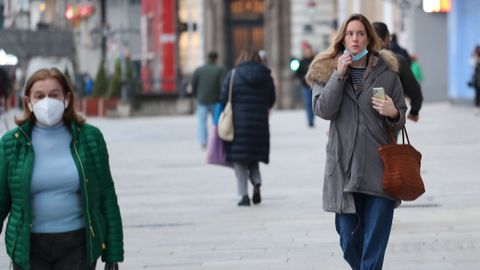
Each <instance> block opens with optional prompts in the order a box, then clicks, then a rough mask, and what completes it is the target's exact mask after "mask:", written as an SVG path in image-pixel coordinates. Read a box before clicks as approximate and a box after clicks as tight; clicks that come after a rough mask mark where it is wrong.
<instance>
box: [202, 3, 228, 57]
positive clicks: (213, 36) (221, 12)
mask: <svg viewBox="0 0 480 270" xmlns="http://www.w3.org/2000/svg"><path fill="white" fill-rule="evenodd" d="M204 5H205V8H204V10H205V15H204V16H203V19H204V21H203V29H202V30H201V31H203V35H204V42H205V44H204V48H205V52H204V55H207V54H208V52H209V51H211V50H215V51H217V52H218V63H220V64H224V63H225V53H226V47H225V46H226V40H225V8H228V7H226V6H225V3H224V1H223V0H204ZM203 61H205V59H204V60H203Z"/></svg>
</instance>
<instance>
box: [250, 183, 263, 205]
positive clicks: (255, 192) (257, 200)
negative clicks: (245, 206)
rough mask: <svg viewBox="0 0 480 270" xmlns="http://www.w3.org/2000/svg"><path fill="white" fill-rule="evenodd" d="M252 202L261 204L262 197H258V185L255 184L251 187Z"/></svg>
mask: <svg viewBox="0 0 480 270" xmlns="http://www.w3.org/2000/svg"><path fill="white" fill-rule="evenodd" d="M252 202H253V203H254V204H259V203H261V202H262V196H261V195H260V184H257V185H255V186H254V187H253V197H252Z"/></svg>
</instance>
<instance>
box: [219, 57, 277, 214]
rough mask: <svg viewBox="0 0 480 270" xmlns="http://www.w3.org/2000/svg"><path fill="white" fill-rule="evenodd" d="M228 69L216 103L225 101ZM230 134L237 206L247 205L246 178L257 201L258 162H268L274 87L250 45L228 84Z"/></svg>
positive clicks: (229, 156) (228, 152)
mask: <svg viewBox="0 0 480 270" xmlns="http://www.w3.org/2000/svg"><path fill="white" fill-rule="evenodd" d="M231 74H232V72H231V71H230V72H229V73H228V74H227V77H226V78H225V81H224V83H223V88H222V93H221V97H220V102H221V104H222V105H223V107H225V105H226V103H227V101H228V89H229V82H230V76H231ZM231 102H232V106H233V124H234V136H233V141H232V142H230V143H229V142H225V143H226V152H227V160H228V161H232V162H233V168H234V171H235V176H236V178H237V184H238V193H239V195H240V196H241V200H240V202H239V203H238V205H239V206H249V205H250V198H249V196H248V179H250V181H251V183H252V184H253V186H254V188H253V197H252V202H253V203H254V204H258V203H260V202H261V200H262V199H261V194H260V186H261V185H262V177H261V175H260V167H259V162H264V163H266V164H268V162H269V154H270V128H269V119H268V118H269V110H270V109H271V108H272V106H273V105H274V103H275V86H274V84H273V79H272V76H271V75H270V69H268V68H267V67H266V66H265V65H264V64H263V63H262V60H261V59H260V56H259V55H258V52H257V51H256V50H255V49H253V48H247V49H244V50H242V51H241V53H240V56H239V57H238V59H237V62H236V66H235V75H234V76H233V87H232V100H231Z"/></svg>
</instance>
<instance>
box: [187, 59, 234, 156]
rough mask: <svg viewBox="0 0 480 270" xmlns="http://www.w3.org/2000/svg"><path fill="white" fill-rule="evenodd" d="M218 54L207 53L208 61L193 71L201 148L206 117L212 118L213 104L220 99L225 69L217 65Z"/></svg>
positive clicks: (205, 138)
mask: <svg viewBox="0 0 480 270" xmlns="http://www.w3.org/2000/svg"><path fill="white" fill-rule="evenodd" d="M217 58H218V54H217V53H216V52H215V51H211V52H210V53H208V62H207V63H206V64H205V65H203V66H201V67H199V68H197V69H196V70H195V71H194V72H193V78H192V90H193V94H194V96H195V97H196V98H197V115H198V140H199V142H200V145H201V147H202V148H203V149H205V148H206V146H207V139H208V132H207V118H208V114H210V115H211V116H212V118H213V114H214V111H215V104H216V103H217V102H219V99H220V89H221V88H222V84H223V80H224V78H225V74H226V70H225V69H224V68H223V67H221V66H219V65H217V63H216V62H217Z"/></svg>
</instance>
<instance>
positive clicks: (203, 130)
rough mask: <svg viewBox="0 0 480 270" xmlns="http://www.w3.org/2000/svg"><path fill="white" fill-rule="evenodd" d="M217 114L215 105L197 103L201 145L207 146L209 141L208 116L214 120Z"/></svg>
mask: <svg viewBox="0 0 480 270" xmlns="http://www.w3.org/2000/svg"><path fill="white" fill-rule="evenodd" d="M214 112H215V104H201V103H197V115H198V141H199V142H200V145H202V146H206V145H207V140H208V130H207V128H208V122H207V120H208V114H210V115H211V117H212V119H213V113H214Z"/></svg>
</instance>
